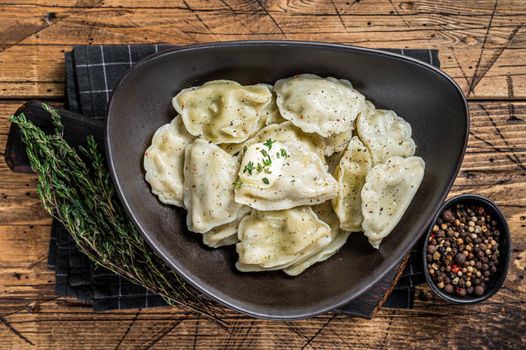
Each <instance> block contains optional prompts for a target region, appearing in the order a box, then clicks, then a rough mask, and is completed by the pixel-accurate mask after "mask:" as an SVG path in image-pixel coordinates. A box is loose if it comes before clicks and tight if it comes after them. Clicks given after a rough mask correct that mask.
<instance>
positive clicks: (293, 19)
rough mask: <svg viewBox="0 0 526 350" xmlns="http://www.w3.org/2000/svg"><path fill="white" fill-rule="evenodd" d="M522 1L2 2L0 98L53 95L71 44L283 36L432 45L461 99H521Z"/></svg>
mask: <svg viewBox="0 0 526 350" xmlns="http://www.w3.org/2000/svg"><path fill="white" fill-rule="evenodd" d="M521 5H522V6H521ZM525 7H526V6H524V3H523V2H522V1H504V0H501V1H474V0H470V1H461V2H458V1H441V2H440V4H438V3H437V2H435V1H396V0H368V1H336V0H334V1H326V0H316V1H297V0H296V1H284V0H279V1H265V2H262V1H260V0H251V1H242V0H223V1H221V0H211V1H205V0H198V1H190V0H189V1H182V0H179V1H176V2H171V1H170V2H168V1H160V2H156V1H142V2H134V1H124V0H112V1H61V2H60V3H59V4H57V1H52V0H49V1H23V2H21V3H20V2H16V3H15V2H13V3H9V2H7V3H3V4H1V5H0V13H2V18H3V19H4V20H3V21H2V22H1V23H0V67H1V68H2V69H0V96H1V97H5V98H21V97H23V98H28V97H60V96H61V94H62V90H63V81H64V80H63V74H62V71H63V59H62V57H63V50H68V49H71V47H72V46H73V45H76V44H86V43H88V44H99V43H105V44H111V43H114V44H121V43H154V42H155V43H171V44H180V45H183V44H191V43H198V42H209V41H224V40H243V39H250V40H259V39H290V40H318V41H328V42H337V43H345V44H354V45H362V46H367V47H376V48H382V47H393V48H408V47H418V48H438V49H440V59H441V61H442V67H443V69H444V71H445V72H447V73H448V74H450V75H451V76H452V77H454V78H455V79H456V81H457V82H458V83H459V84H460V85H461V87H462V88H463V90H464V91H465V93H466V94H467V95H468V96H470V97H474V98H499V99H500V98H508V99H518V98H524V97H525V96H526V64H525V63H524V62H523V61H524V60H521V57H524V56H525V54H526V28H524V23H525V22H526V9H525ZM22 58H23V59H22Z"/></svg>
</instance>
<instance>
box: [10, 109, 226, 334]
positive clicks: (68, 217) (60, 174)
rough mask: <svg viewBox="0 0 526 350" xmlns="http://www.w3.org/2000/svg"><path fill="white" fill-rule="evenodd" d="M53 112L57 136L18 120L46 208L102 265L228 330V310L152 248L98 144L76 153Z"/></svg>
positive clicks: (15, 118) (89, 142)
mask: <svg viewBox="0 0 526 350" xmlns="http://www.w3.org/2000/svg"><path fill="white" fill-rule="evenodd" d="M43 108H44V109H45V110H46V111H47V112H49V113H50V115H51V119H52V122H53V125H54V126H55V131H54V132H53V133H51V134H46V133H44V131H42V129H40V128H38V127H36V126H35V125H34V124H33V123H32V122H31V121H29V120H28V119H27V118H26V117H25V115H24V114H20V115H17V116H12V117H11V121H12V123H14V124H16V125H17V126H18V127H19V128H20V130H21V134H22V140H23V142H24V144H25V145H26V152H27V155H28V158H29V161H30V163H31V167H32V168H33V170H34V171H35V172H36V173H37V175H38V184H37V192H38V195H39V197H40V199H41V201H42V203H43V206H44V208H45V209H46V210H47V211H48V212H49V213H50V214H51V215H52V216H53V217H55V218H57V219H58V220H59V221H60V222H61V223H62V224H64V226H65V227H66V228H67V229H68V231H69V232H70V233H71V236H72V237H73V239H74V240H75V242H76V244H77V246H78V247H79V249H80V250H81V251H82V252H83V253H84V254H86V255H87V256H88V257H89V258H90V259H91V260H93V261H94V262H95V263H96V264H97V265H100V266H102V267H105V268H107V269H109V270H111V271H113V272H115V273H118V274H120V275H122V276H124V277H125V278H127V279H128V280H130V281H132V282H134V283H137V284H139V285H142V286H144V287H145V288H147V289H149V290H150V291H152V292H154V293H157V294H159V295H160V296H162V297H163V298H164V299H165V300H166V302H167V303H168V304H170V305H178V306H182V307H184V308H187V309H190V310H193V311H196V312H198V313H201V314H203V315H205V316H208V317H210V318H212V319H214V320H216V321H217V322H218V323H220V324H221V325H223V326H224V325H225V322H223V321H222V320H221V319H220V314H219V313H220V312H221V311H222V309H221V308H220V307H218V306H217V305H216V304H214V303H213V302H211V301H210V300H209V299H207V298H206V297H205V296H204V295H202V294H201V293H199V292H198V291H197V290H195V289H193V288H192V287H190V286H188V285H187V284H186V283H185V282H184V281H183V280H182V279H181V278H180V277H179V276H178V275H177V274H176V273H175V272H174V271H173V270H172V269H170V268H169V267H168V266H167V265H166V264H165V263H164V262H163V261H162V260H161V259H160V258H159V257H158V256H157V255H156V254H155V253H154V252H153V250H152V249H151V248H150V247H149V246H148V244H147V243H146V242H145V241H144V239H143V238H142V236H141V235H140V234H139V232H138V231H137V230H136V229H135V227H134V226H133V224H132V223H131V222H130V220H129V219H128V217H127V216H126V214H125V212H124V209H123V208H122V205H121V204H120V202H119V201H118V199H117V197H116V194H115V191H114V188H113V184H112V182H111V180H110V176H109V173H108V171H107V169H106V166H105V161H104V159H103V156H102V153H101V152H100V151H99V149H98V147H97V144H96V142H95V139H94V138H93V137H92V136H88V137H87V140H86V141H87V142H86V146H85V147H80V148H79V149H78V150H76V149H74V148H72V147H71V146H70V145H69V144H68V143H67V142H66V141H65V140H64V138H63V126H62V123H61V119H60V115H59V114H58V112H57V111H56V110H55V109H53V108H51V107H49V106H48V105H45V104H43Z"/></svg>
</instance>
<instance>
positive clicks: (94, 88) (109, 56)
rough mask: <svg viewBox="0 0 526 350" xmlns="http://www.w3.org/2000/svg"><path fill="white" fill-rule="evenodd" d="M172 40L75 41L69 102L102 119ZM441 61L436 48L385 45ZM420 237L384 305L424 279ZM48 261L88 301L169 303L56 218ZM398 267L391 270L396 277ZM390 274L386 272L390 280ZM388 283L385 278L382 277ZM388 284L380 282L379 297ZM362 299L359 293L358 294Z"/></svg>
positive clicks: (62, 287) (352, 307) (59, 288)
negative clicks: (95, 255) (140, 68)
mask: <svg viewBox="0 0 526 350" xmlns="http://www.w3.org/2000/svg"><path fill="white" fill-rule="evenodd" d="M169 47H172V46H169V45H153V44H152V45H105V46H77V47H75V48H74V49H73V51H72V52H68V53H66V54H65V62H66V108H67V109H69V110H71V111H74V112H78V113H81V114H84V115H86V116H89V117H92V118H97V119H104V118H105V115H106V108H107V105H108V101H109V99H110V97H111V94H112V92H113V89H114V88H115V87H116V85H117V84H118V82H119V81H120V80H121V78H122V77H123V76H124V74H125V73H126V72H127V71H128V70H129V69H130V68H131V67H132V66H133V65H134V64H135V63H136V62H137V61H139V60H141V59H142V58H145V57H147V56H149V55H152V54H154V53H156V52H159V51H160V50H163V49H165V48H169ZM386 51H391V52H396V53H399V54H402V55H406V56H409V57H413V58H416V59H419V60H422V61H424V62H427V63H429V64H432V65H434V66H436V67H439V66H440V64H439V59H438V51H437V50H414V49H411V50H410V49H405V50H402V49H386ZM422 244H423V243H422V242H420V243H419V244H417V246H416V247H415V248H414V249H413V251H412V252H411V255H410V258H409V262H408V264H407V267H406V269H405V270H404V271H403V273H402V275H401V277H400V279H399V280H398V283H397V285H396V286H395V287H394V289H393V291H392V293H391V295H390V296H389V298H388V299H387V301H386V302H385V304H384V307H395V308H411V307H412V305H413V301H414V295H415V288H414V287H415V286H416V285H418V284H420V283H422V282H424V277H423V276H424V274H423V266H422V258H421V256H420V251H421V250H420V249H419V247H421V245H422ZM48 266H49V268H51V269H55V271H56V293H57V295H61V296H72V297H75V298H77V299H79V300H81V301H85V302H89V303H91V304H92V305H93V308H94V309H95V310H109V309H126V308H144V307H154V306H161V305H165V302H164V300H163V299H162V298H161V297H159V296H157V295H154V294H152V293H149V292H148V290H146V289H145V288H143V287H141V286H137V285H135V284H133V283H131V282H129V281H128V280H126V279H125V278H122V277H120V276H119V275H117V274H114V273H113V272H111V271H108V270H106V269H104V268H101V267H95V265H94V264H93V263H92V262H91V261H90V260H89V259H88V258H87V257H86V256H85V255H84V254H82V253H81V252H80V251H79V250H78V249H77V247H76V246H75V243H74V241H73V240H72V238H71V236H70V235H69V233H68V232H67V230H66V229H65V228H64V227H63V226H62V225H61V224H60V223H59V222H57V221H56V220H54V221H53V225H52V234H51V241H50V245H49V260H48ZM394 275H395V270H393V271H392V272H391V273H390V275H389V276H390V278H391V281H392V278H394ZM389 276H388V277H387V278H386V280H388V278H389ZM384 283H385V282H384ZM386 289H387V288H385V289H382V288H377V291H378V294H379V295H378V296H377V297H378V301H380V300H381V298H382V297H383V294H384V292H385V290H386ZM382 291H383V292H382ZM358 299H359V298H358ZM374 306H375V305H371V306H369V305H366V306H363V305H361V302H360V300H355V301H353V302H352V303H350V304H349V305H347V306H345V307H342V308H341V309H340V310H338V311H340V312H342V313H345V314H349V315H357V316H362V317H370V315H371V313H372V310H373V309H374Z"/></svg>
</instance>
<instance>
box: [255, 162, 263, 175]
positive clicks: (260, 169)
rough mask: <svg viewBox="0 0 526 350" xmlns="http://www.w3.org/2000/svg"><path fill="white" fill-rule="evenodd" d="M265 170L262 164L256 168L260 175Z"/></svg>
mask: <svg viewBox="0 0 526 350" xmlns="http://www.w3.org/2000/svg"><path fill="white" fill-rule="evenodd" d="M263 168H264V166H263V165H262V164H261V163H258V164H257V166H256V170H257V171H258V173H260V172H262V171H263Z"/></svg>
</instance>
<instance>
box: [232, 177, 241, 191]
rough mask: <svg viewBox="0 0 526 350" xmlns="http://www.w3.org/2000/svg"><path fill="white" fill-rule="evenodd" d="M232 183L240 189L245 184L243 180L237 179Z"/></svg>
mask: <svg viewBox="0 0 526 350" xmlns="http://www.w3.org/2000/svg"><path fill="white" fill-rule="evenodd" d="M232 185H234V188H237V189H240V188H241V185H243V181H241V180H239V179H237V180H236V181H234V182H233V183H232Z"/></svg>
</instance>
